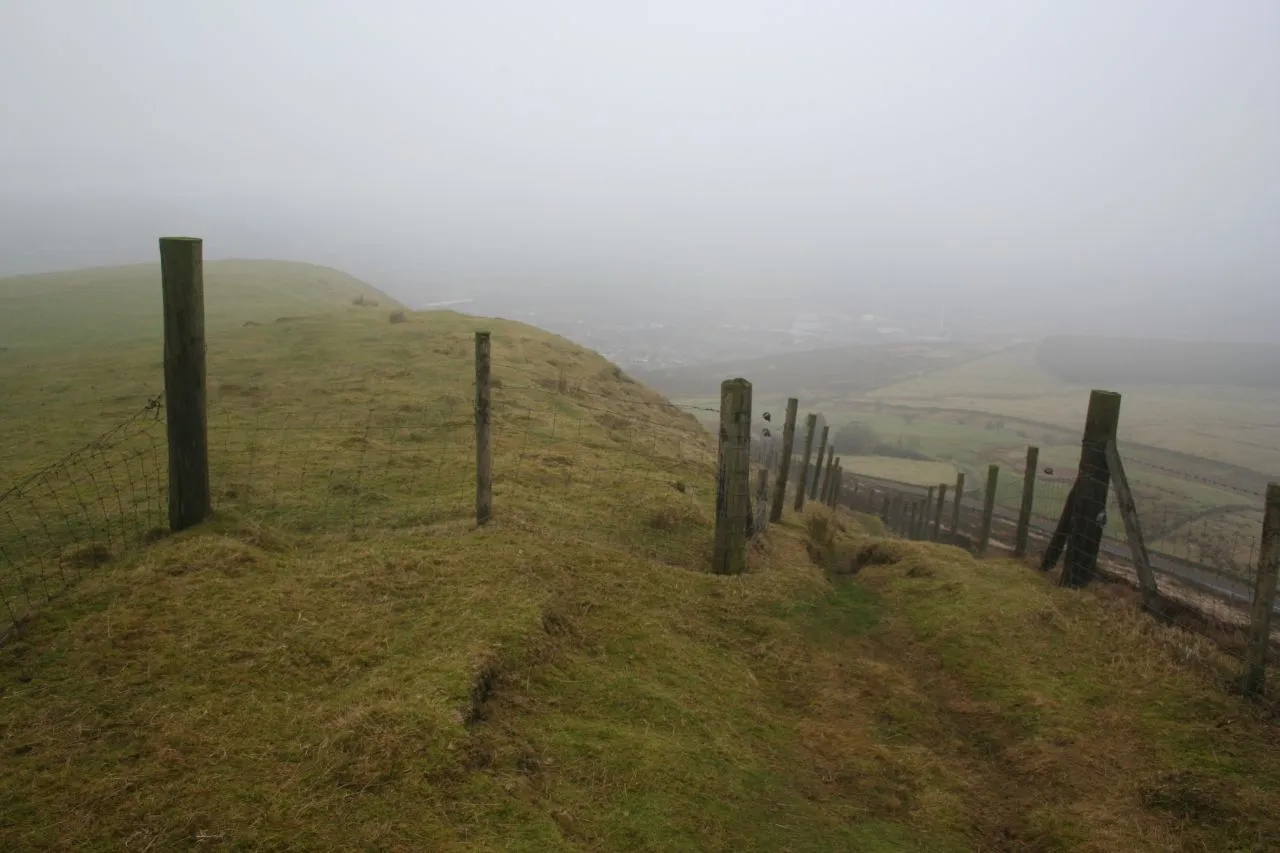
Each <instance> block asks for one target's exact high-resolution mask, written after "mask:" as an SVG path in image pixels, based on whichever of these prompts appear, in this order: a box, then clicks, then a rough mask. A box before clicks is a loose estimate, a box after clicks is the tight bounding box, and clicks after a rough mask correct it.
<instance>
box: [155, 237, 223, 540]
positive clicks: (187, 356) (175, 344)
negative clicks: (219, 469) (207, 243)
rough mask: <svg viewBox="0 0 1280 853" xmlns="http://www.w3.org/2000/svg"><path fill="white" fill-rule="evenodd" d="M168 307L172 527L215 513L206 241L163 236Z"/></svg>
mask: <svg viewBox="0 0 1280 853" xmlns="http://www.w3.org/2000/svg"><path fill="white" fill-rule="evenodd" d="M160 288H161V294H162V301H163V305H164V411H165V430H166V433H167V436H168V439H169V529H170V530H173V531H175V532H176V531H179V530H185V529H186V528H188V527H191V526H193V525H196V524H199V523H200V522H201V521H204V520H205V519H206V518H207V517H208V516H209V513H211V512H213V498H212V495H211V494H210V489H209V424H208V419H207V418H208V411H207V409H206V407H205V342H204V242H203V241H202V240H200V239H199V238H198V237H161V238H160Z"/></svg>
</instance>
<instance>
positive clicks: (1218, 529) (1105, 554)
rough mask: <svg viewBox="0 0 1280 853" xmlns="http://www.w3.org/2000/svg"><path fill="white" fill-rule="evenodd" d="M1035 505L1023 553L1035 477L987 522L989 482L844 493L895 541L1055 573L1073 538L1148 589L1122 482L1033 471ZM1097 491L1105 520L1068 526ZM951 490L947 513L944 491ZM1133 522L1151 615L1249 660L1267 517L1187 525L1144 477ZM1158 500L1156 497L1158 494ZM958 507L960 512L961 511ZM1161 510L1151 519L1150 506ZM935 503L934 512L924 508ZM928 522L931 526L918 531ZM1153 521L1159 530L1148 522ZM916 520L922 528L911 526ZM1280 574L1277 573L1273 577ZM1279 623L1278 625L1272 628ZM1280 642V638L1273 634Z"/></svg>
mask: <svg viewBox="0 0 1280 853" xmlns="http://www.w3.org/2000/svg"><path fill="white" fill-rule="evenodd" d="M1030 476H1031V477H1032V484H1031V487H1032V489H1033V492H1032V495H1033V498H1032V501H1031V503H1030V505H1029V512H1028V513H1027V518H1026V539H1025V542H1026V545H1025V549H1024V551H1023V553H1018V551H1019V547H1018V542H1019V525H1020V521H1021V518H1020V515H1021V513H1020V511H1019V510H1020V504H1021V498H1022V495H1023V494H1024V489H1025V488H1026V486H1027V477H1028V474H1027V472H1015V473H1014V475H1013V476H1011V477H1004V478H1001V479H998V480H997V487H996V491H995V495H994V499H993V500H992V501H991V512H990V515H989V516H988V515H987V513H986V508H987V494H986V487H985V483H983V484H981V485H979V486H977V487H970V486H971V484H969V483H968V482H966V488H965V489H964V491H963V492H962V493H961V494H960V495H958V496H957V495H956V494H955V492H954V484H938V485H937V486H934V487H925V486H921V485H919V484H915V483H906V482H900V481H894V480H889V479H884V478H872V477H866V476H857V475H854V476H851V478H850V479H849V481H848V482H847V483H846V487H845V488H844V489H843V490H842V494H841V498H840V502H841V505H843V506H845V507H847V508H849V509H851V510H854V511H857V512H862V513H866V514H870V515H875V516H877V517H879V518H880V519H881V520H882V522H883V523H884V524H885V526H886V528H887V529H888V530H889V532H890V533H891V534H893V535H897V536H901V537H904V538H910V539H923V540H930V541H937V542H941V543H944V544H953V545H958V546H960V547H963V548H966V549H968V550H970V551H972V552H974V553H976V554H979V555H985V554H992V553H1003V554H1018V556H1025V557H1028V558H1030V559H1032V560H1033V562H1034V563H1035V564H1036V565H1038V566H1039V567H1040V568H1041V569H1042V570H1050V569H1053V568H1056V566H1057V565H1058V563H1059V562H1065V561H1066V560H1068V559H1069V558H1070V556H1071V555H1070V553H1069V545H1068V542H1067V537H1066V536H1064V534H1066V533H1068V532H1070V533H1072V534H1074V535H1075V536H1076V537H1077V538H1078V540H1079V541H1078V542H1077V543H1076V546H1075V547H1082V548H1084V549H1085V550H1086V551H1087V552H1088V553H1087V554H1086V555H1085V556H1086V558H1087V561H1090V562H1093V564H1094V565H1095V566H1096V569H1097V571H1098V572H1099V573H1100V574H1103V575H1107V576H1109V577H1111V578H1113V579H1117V580H1121V581H1124V582H1126V583H1129V584H1131V585H1133V586H1135V587H1140V586H1141V584H1142V578H1141V577H1140V572H1139V570H1138V568H1137V565H1136V563H1135V553H1134V545H1133V541H1132V539H1131V536H1130V532H1129V531H1128V530H1126V522H1125V519H1124V512H1123V511H1122V510H1123V508H1122V506H1121V503H1120V500H1119V497H1118V493H1117V488H1116V483H1115V482H1113V481H1112V479H1111V478H1110V477H1106V478H1102V479H1099V478H1097V477H1094V476H1092V475H1091V474H1089V473H1088V472H1081V473H1080V474H1079V475H1078V477H1077V480H1076V481H1071V482H1068V481H1064V480H1062V479H1060V478H1048V479H1043V480H1041V479H1037V478H1036V477H1035V472H1032V473H1031V475H1030ZM1077 483H1080V484H1088V483H1092V484H1094V485H1097V486H1098V487H1099V491H1100V492H1101V493H1102V494H1104V495H1105V498H1104V503H1103V504H1102V511H1101V513H1099V514H1098V515H1097V516H1096V517H1094V518H1093V523H1092V524H1084V525H1082V524H1080V523H1079V521H1078V520H1074V519H1072V520H1070V522H1069V524H1068V525H1067V526H1066V527H1064V526H1063V517H1064V512H1065V511H1066V510H1067V508H1068V502H1069V501H1070V500H1071V499H1072V488H1073V486H1075V487H1076V488H1082V487H1083V486H1081V485H1077ZM944 485H945V486H947V487H948V488H950V489H951V490H952V491H951V493H950V494H949V495H947V497H946V498H945V499H944V501H943V502H942V503H941V504H940V503H939V502H938V500H937V495H938V492H939V490H940V489H941V488H942V487H943V486H944ZM1130 485H1131V489H1132V491H1133V493H1134V496H1133V497H1134V510H1135V512H1134V513H1133V515H1134V516H1136V517H1137V519H1138V522H1137V523H1138V525H1139V529H1140V534H1141V536H1142V539H1143V543H1142V544H1143V546H1144V556H1145V562H1146V563H1147V565H1149V567H1150V570H1151V573H1152V576H1153V579H1154V582H1155V585H1156V587H1157V590H1158V598H1157V599H1156V600H1155V601H1154V602H1153V604H1152V606H1151V607H1150V609H1152V610H1153V611H1154V612H1155V613H1156V614H1157V615H1159V616H1162V617H1164V618H1169V619H1176V620H1178V621H1181V622H1183V623H1184V624H1185V623H1186V620H1187V618H1188V617H1192V618H1193V619H1194V620H1195V621H1197V622H1201V621H1203V624H1202V625H1201V626H1200V627H1206V626H1207V628H1208V631H1207V633H1208V634H1209V635H1210V636H1211V637H1213V638H1215V639H1217V640H1219V641H1220V643H1221V645H1222V646H1223V647H1224V648H1225V649H1226V650H1227V651H1229V652H1232V653H1238V654H1244V653H1245V652H1246V644H1247V642H1248V640H1249V635H1250V630H1251V621H1252V620H1253V618H1254V609H1255V590H1256V589H1257V588H1258V587H1257V584H1258V581H1259V573H1260V572H1263V571H1266V566H1264V565H1263V561H1262V560H1260V559H1259V552H1258V549H1259V544H1260V542H1261V540H1262V526H1263V525H1262V515H1263V513H1262V508H1261V506H1259V507H1258V508H1256V509H1255V508H1253V507H1244V506H1240V507H1225V508H1223V507H1212V508H1209V511H1206V512H1204V513H1202V514H1199V515H1194V514H1187V513H1185V511H1184V514H1182V515H1181V516H1179V515H1174V514H1172V513H1168V512H1166V511H1165V510H1163V509H1159V508H1158V507H1159V505H1158V503H1156V502H1154V501H1152V499H1151V495H1152V494H1153V493H1152V491H1150V490H1148V489H1147V488H1145V486H1147V485H1149V484H1143V482H1142V480H1141V479H1140V478H1139V479H1138V480H1137V481H1136V482H1134V483H1131V484H1130ZM1156 492H1158V489H1157V490H1156ZM957 503H958V508H957ZM1152 503H1156V506H1157V510H1156V511H1155V512H1151V511H1150V509H1151V504H1152ZM926 504H927V506H926ZM913 511H914V512H918V513H922V514H923V519H924V523H923V524H921V523H920V518H921V516H920V515H915V514H914V513H913ZM1152 515H1154V516H1155V519H1156V520H1155V523H1154V524H1151V523H1149V522H1148V519H1149V518H1150V516H1152ZM913 517H914V518H915V522H914V523H913ZM1272 571H1274V569H1273V570H1272ZM1270 606H1271V610H1272V612H1273V613H1280V599H1277V598H1276V596H1275V594H1274V593H1272V596H1271V601H1270ZM1272 624H1276V623H1275V622H1272ZM1272 641H1273V642H1275V641H1280V631H1275V630H1273V631H1272Z"/></svg>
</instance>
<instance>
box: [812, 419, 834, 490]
mask: <svg viewBox="0 0 1280 853" xmlns="http://www.w3.org/2000/svg"><path fill="white" fill-rule="evenodd" d="M830 431H831V427H830V426H829V425H828V426H824V427H823V428H822V440H821V441H819V442H818V455H817V456H816V457H814V460H813V482H812V483H810V484H809V500H811V501H816V500H817V499H818V481H819V480H820V479H822V467H823V464H824V463H823V461H822V454H823V453H825V452H826V450H827V433H828V432H830Z"/></svg>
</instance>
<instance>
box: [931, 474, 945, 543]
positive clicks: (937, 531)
mask: <svg viewBox="0 0 1280 853" xmlns="http://www.w3.org/2000/svg"><path fill="white" fill-rule="evenodd" d="M946 505H947V484H946V483H939V484H938V508H937V509H936V510H934V513H933V541H934V542H937V541H938V540H939V539H941V538H942V510H943V509H944V508H945V507H946Z"/></svg>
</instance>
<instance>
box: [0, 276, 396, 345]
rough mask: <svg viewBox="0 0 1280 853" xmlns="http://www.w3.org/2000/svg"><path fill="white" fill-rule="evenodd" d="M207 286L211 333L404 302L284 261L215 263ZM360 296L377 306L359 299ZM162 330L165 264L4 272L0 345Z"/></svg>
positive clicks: (139, 335)
mask: <svg viewBox="0 0 1280 853" xmlns="http://www.w3.org/2000/svg"><path fill="white" fill-rule="evenodd" d="M204 288H205V323H206V326H207V328H208V329H209V330H210V331H220V330H223V329H231V328H235V327H238V326H242V325H244V324H245V323H248V322H253V323H271V322H274V321H275V320H276V319H277V318H280V317H291V316H299V315H310V314H327V313H333V312H335V311H345V310H350V311H357V310H358V311H365V312H372V313H375V314H380V315H381V316H382V318H383V319H384V320H385V319H386V316H387V312H388V311H389V310H391V309H394V308H401V307H403V306H401V305H400V304H399V303H398V302H396V301H395V300H393V299H392V298H391V297H389V296H387V295H386V294H385V293H382V292H381V291H379V290H377V289H375V288H373V287H371V286H369V285H368V284H365V283H364V282H362V281H360V280H359V279H356V278H352V277H351V276H349V275H347V274H346V273H343V272H339V271H338V270H335V269H330V268H329V267H321V266H315V265H313V264H300V263H292V262H286V261H209V262H206V263H205V265H204ZM360 296H362V297H364V299H365V300H366V301H370V300H372V301H376V302H377V303H378V304H377V305H376V306H372V305H368V306H363V307H362V306H355V305H353V304H352V302H353V300H354V299H355V298H356V297H360ZM162 330H163V315H162V313H161V304H160V266H159V264H136V265H132V266H123V267H99V268H95V269H85V270H74V271H71V272H58V273H47V274H44V275H22V276H10V277H7V278H0V349H14V348H19V347H45V346H56V347H70V346H86V345H92V346H99V345H103V344H114V343H118V342H121V341H129V340H145V339H158V338H159V337H160V335H161V332H162ZM0 355H3V353H0Z"/></svg>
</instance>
